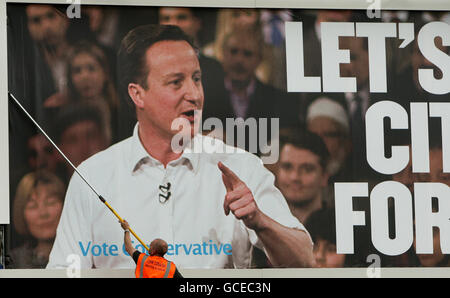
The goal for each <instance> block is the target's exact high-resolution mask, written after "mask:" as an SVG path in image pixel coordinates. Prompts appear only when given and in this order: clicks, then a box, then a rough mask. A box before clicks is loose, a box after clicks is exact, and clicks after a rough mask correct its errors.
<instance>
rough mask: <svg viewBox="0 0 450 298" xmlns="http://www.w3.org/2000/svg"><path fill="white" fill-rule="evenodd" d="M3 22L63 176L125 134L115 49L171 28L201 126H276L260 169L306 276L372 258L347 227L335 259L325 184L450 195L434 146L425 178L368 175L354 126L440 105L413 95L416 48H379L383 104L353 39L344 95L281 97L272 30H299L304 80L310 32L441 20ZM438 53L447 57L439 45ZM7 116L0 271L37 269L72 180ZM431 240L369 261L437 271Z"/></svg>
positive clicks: (34, 15)
mask: <svg viewBox="0 0 450 298" xmlns="http://www.w3.org/2000/svg"><path fill="white" fill-rule="evenodd" d="M7 14H8V80H9V90H10V92H12V93H13V94H14V95H15V96H16V97H17V98H18V99H19V100H21V102H22V103H23V105H24V106H25V108H27V110H28V111H29V112H30V113H31V114H32V115H33V116H34V117H35V119H36V120H37V121H38V123H40V124H41V126H43V127H44V129H45V130H46V131H47V132H48V134H49V136H50V137H51V138H52V139H53V140H54V141H55V143H56V144H57V145H58V146H59V148H60V149H61V150H62V151H63V152H64V153H65V154H66V155H67V157H68V158H69V160H71V161H72V163H73V164H74V165H75V166H78V165H79V164H80V163H81V162H83V161H84V160H86V159H87V158H88V157H90V156H92V155H93V154H95V153H97V152H99V151H102V150H104V149H106V148H107V147H108V146H110V145H112V144H114V143H116V142H118V141H121V140H123V139H125V138H126V137H128V136H130V135H131V133H132V129H133V127H134V124H135V121H136V119H135V116H134V109H133V105H132V103H131V102H130V100H129V98H128V96H127V94H126V92H124V90H120V89H119V82H117V80H116V75H117V71H118V70H117V69H116V57H117V50H118V48H119V44H120V41H121V39H122V38H123V37H124V35H125V34H126V33H127V32H128V31H129V30H130V29H132V28H134V27H136V26H139V25H144V24H151V23H159V24H171V25H177V26H179V27H180V28H181V29H182V30H183V31H184V32H185V33H186V34H187V35H189V36H190V37H191V38H192V40H193V41H194V42H195V45H196V46H197V47H198V51H199V52H198V57H199V62H200V66H201V70H202V85H203V89H204V94H205V104H204V108H203V119H204V120H205V119H207V118H209V117H216V118H219V119H220V120H222V121H224V122H223V123H225V119H227V118H238V117H240V118H243V119H248V118H256V119H259V118H278V119H279V120H280V122H279V124H280V134H279V140H280V146H279V153H280V155H279V159H278V162H277V163H276V164H272V165H267V167H268V168H269V169H270V170H271V171H272V172H273V174H274V175H275V182H276V185H277V187H278V188H279V189H280V191H281V192H282V193H283V195H284V197H285V198H286V200H287V203H288V205H289V207H290V209H291V212H292V214H293V215H294V216H296V217H297V218H298V219H299V220H300V221H301V222H302V223H304V224H305V226H306V228H307V229H308V231H309V233H310V234H311V237H312V239H313V240H314V243H315V250H314V252H315V256H316V264H317V266H318V267H358V266H367V265H368V263H367V262H366V257H367V256H368V255H370V254H371V253H378V252H377V251H376V250H375V249H374V248H373V247H371V241H370V235H368V233H369V231H370V229H369V228H368V227H364V228H356V229H355V230H356V231H355V232H356V233H357V235H358V236H355V239H357V243H356V246H355V254H354V255H340V254H337V253H336V233H335V220H334V218H335V217H334V216H335V215H334V197H333V195H334V183H335V182H356V181H366V182H367V181H369V184H370V185H374V184H376V183H378V182H380V181H384V180H394V181H399V182H401V183H403V184H405V185H406V186H408V187H409V189H410V190H411V192H413V191H414V189H413V183H414V182H415V181H421V182H425V181H426V182H441V183H444V184H446V185H448V186H450V174H449V173H443V171H442V147H441V145H440V143H439V142H434V143H433V144H432V149H431V150H430V160H431V172H430V173H429V174H414V173H412V168H411V164H409V165H408V167H406V168H405V169H404V170H403V171H402V172H400V173H397V174H395V175H393V176H392V177H391V176H386V175H381V174H379V173H377V172H375V171H373V170H372V169H371V168H370V167H369V165H368V164H367V160H366V156H365V129H364V115H365V112H366V111H367V109H368V108H369V107H370V105H372V104H373V103H375V102H377V101H380V100H385V99H389V100H393V101H396V102H398V103H400V104H401V105H402V106H404V108H405V109H407V110H408V111H409V102H412V101H430V102H431V101H448V100H449V99H450V97H449V95H448V94H447V95H439V96H437V95H432V94H428V93H426V92H425V91H424V90H422V88H421V87H420V85H419V84H418V79H417V73H418V72H417V69H418V68H422V67H428V68H434V69H435V75H436V76H439V75H440V74H439V72H440V70H439V68H437V67H435V66H434V65H433V64H431V63H430V62H429V61H428V60H426V59H425V58H424V57H423V56H422V55H421V53H420V51H419V49H418V46H417V44H416V42H412V43H411V44H410V45H409V46H407V47H406V48H404V49H399V48H398V44H397V42H398V41H399V40H397V39H392V40H389V41H388V42H387V57H388V61H387V71H388V93H387V94H373V93H372V94H371V93H369V74H368V71H369V66H368V48H367V43H366V42H365V40H364V39H363V38H355V37H353V38H351V37H348V38H341V43H340V46H341V48H345V49H350V52H351V63H348V64H343V65H341V75H342V76H353V77H357V85H358V88H357V89H358V92H356V93H345V94H344V93H342V94H331V93H288V92H287V88H286V80H287V79H286V52H285V34H284V22H286V21H301V22H303V30H304V40H305V42H304V55H305V75H306V76H319V75H321V70H322V66H321V52H320V50H319V49H320V42H321V41H320V23H321V22H364V21H370V22H383V21H389V22H414V24H415V26H416V27H417V28H420V27H421V26H422V25H423V24H425V23H427V22H430V21H442V22H446V23H449V24H450V13H446V12H433V13H428V12H425V13H424V12H382V19H368V18H367V16H366V13H365V11H345V10H339V11H338V10H334V11H328V10H318V11H315V10H295V9H231V8H230V9H221V8H218V9H213V8H195V9H194V8H177V7H121V6H120V7H119V6H92V5H82V6H81V18H68V17H67V15H66V6H65V5H55V6H52V5H41V4H35V5H23V4H11V3H10V4H8V7H7ZM416 33H417V29H416ZM440 48H441V50H442V51H444V52H446V53H447V54H448V52H449V49H448V48H446V47H443V46H442V44H441V45H440ZM9 117H10V180H11V191H10V193H11V207H12V213H11V214H12V219H11V222H12V227H11V230H10V233H9V234H10V236H9V239H10V240H11V241H10V242H9V247H8V248H7V249H8V250H7V251H8V255H9V260H10V261H9V267H10V268H44V267H45V265H46V263H47V261H48V254H49V252H50V250H51V247H52V244H53V240H54V237H55V234H56V227H57V225H58V220H59V216H60V213H61V210H62V208H63V204H64V193H65V189H66V187H67V183H68V181H69V179H70V177H71V176H72V174H73V169H72V168H71V167H70V166H68V165H67V163H66V162H65V161H64V160H63V158H62V157H61V156H60V154H59V153H58V152H57V150H56V149H55V148H54V147H53V146H52V145H51V144H50V142H49V141H48V140H47V139H46V138H45V137H44V136H43V135H42V134H41V133H40V132H39V131H38V130H37V129H36V128H35V127H33V125H32V123H31V122H30V121H29V120H28V119H27V118H26V116H25V115H23V114H22V113H21V112H20V111H19V110H18V109H17V108H16V107H15V106H14V105H12V104H11V105H10V108H9ZM433 127H434V126H433ZM270 131H271V130H270V129H269V132H270ZM433 133H434V134H435V135H434V136H430V137H431V138H433V139H438V140H439V139H440V133H439V130H438V129H433ZM268 137H269V139H270V138H271V137H273V136H268ZM387 140H388V143H389V144H391V145H393V144H405V145H408V144H410V143H409V142H410V136H409V134H408V133H407V131H405V132H404V133H398V134H391V135H388V136H387ZM246 145H247V146H248V143H247V144H246ZM244 149H248V148H247V147H245V148H244ZM255 154H258V153H255ZM356 205H357V204H356ZM357 208H362V209H364V208H367V206H366V205H364V204H361V206H355V209H357ZM366 222H369V221H366ZM434 236H435V238H436V239H437V240H436V241H435V253H434V254H433V255H416V254H415V252H414V249H413V248H412V249H411V250H410V251H408V252H407V253H405V254H404V255H401V256H397V257H389V256H382V265H383V266H394V267H398V266H432V267H436V266H449V265H450V260H449V257H448V255H444V254H442V252H441V251H440V248H439V231H438V230H437V231H436V232H435V233H434ZM378 254H379V253H378ZM263 256H264V254H262V253H261V252H258V251H257V250H256V249H255V250H254V261H253V263H254V267H270V266H271V265H270V264H269V263H268V261H267V260H266V259H264V257H263Z"/></svg>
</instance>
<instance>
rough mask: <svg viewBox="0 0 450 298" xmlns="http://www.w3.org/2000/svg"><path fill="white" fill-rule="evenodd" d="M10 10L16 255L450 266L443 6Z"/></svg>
mask: <svg viewBox="0 0 450 298" xmlns="http://www.w3.org/2000/svg"><path fill="white" fill-rule="evenodd" d="M6 12H7V21H8V22H7V26H6V28H7V56H8V57H7V60H8V68H7V69H8V71H7V76H8V91H9V93H10V94H9V97H8V98H9V99H8V105H9V106H8V117H9V118H8V121H9V131H8V134H9V181H10V184H9V185H10V189H9V193H10V195H9V206H10V218H9V219H10V220H9V223H10V225H9V228H8V237H7V238H8V240H9V241H8V242H7V245H6V246H5V247H4V249H5V263H6V268H12V269H33V268H40V269H44V268H48V269H54V268H70V267H71V266H76V267H77V268H82V269H90V268H105V269H108V268H110V269H124V268H129V269H132V268H135V267H136V262H137V261H136V259H134V258H133V256H134V252H135V251H138V252H139V253H148V250H149V249H150V250H151V249H152V247H153V246H152V245H151V243H153V241H154V240H156V239H160V240H163V242H165V245H166V248H165V251H166V252H165V256H166V258H167V259H168V260H170V261H172V262H174V263H175V264H177V267H178V268H181V269H184V268H186V269H220V268H235V269H241V268H242V269H244V268H305V267H306V268H313V267H319V268H357V267H368V266H370V265H371V264H376V265H377V266H378V267H394V268H399V267H448V266H449V265H450V257H449V253H450V221H449V217H450V143H449V141H450V101H449V99H450V97H449V92H450V57H449V53H450V52H449V46H450V13H449V12H448V11H422V10H411V11H408V10H403V11H400V10H395V11H394V10H392V11H377V10H357V9H353V10H351V9H339V10H331V9H288V8H279V9H275V8H270V9H269V8H267V9H266V8H264V9H263V8H220V7H217V8H201V7H174V6H173V7H160V6H125V5H88V4H86V5H84V4H83V5H73V4H71V5H68V4H29V3H7V4H6ZM119 220H120V221H122V220H126V221H127V222H128V223H129V229H130V230H131V232H132V235H131V238H130V239H131V243H128V244H127V240H126V238H127V235H129V234H126V233H125V236H124V229H123V228H122V227H121V224H120V223H119ZM125 229H126V228H125ZM155 245H156V244H155ZM130 246H131V249H130ZM155 247H156V246H155Z"/></svg>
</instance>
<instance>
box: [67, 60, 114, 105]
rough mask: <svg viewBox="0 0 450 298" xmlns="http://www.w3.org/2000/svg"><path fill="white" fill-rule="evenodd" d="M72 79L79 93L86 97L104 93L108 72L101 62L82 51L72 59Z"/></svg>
mask: <svg viewBox="0 0 450 298" xmlns="http://www.w3.org/2000/svg"><path fill="white" fill-rule="evenodd" d="M70 66H71V76H72V77H71V79H72V82H73V85H74V87H75V89H76V90H77V91H78V94H79V95H80V96H81V97H82V98H84V99H92V98H96V97H100V96H101V95H102V92H103V89H104V85H105V81H106V74H105V72H104V70H103V68H102V66H101V65H100V63H99V62H98V61H97V60H96V59H95V58H94V57H93V56H92V55H90V54H88V53H83V52H82V53H80V54H78V55H76V56H75V57H74V58H73V60H72V61H71V65H70Z"/></svg>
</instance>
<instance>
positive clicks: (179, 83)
mask: <svg viewBox="0 0 450 298" xmlns="http://www.w3.org/2000/svg"><path fill="white" fill-rule="evenodd" d="M170 84H172V85H175V86H179V85H181V80H174V81H171V82H170Z"/></svg>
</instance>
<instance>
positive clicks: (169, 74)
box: [163, 72, 184, 79]
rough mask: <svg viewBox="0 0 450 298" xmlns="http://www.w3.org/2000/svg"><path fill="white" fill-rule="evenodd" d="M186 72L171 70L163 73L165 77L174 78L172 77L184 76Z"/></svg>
mask: <svg viewBox="0 0 450 298" xmlns="http://www.w3.org/2000/svg"><path fill="white" fill-rule="evenodd" d="M182 77H184V74H183V73H182V72H171V73H168V74H166V75H163V79H172V78H182Z"/></svg>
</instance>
